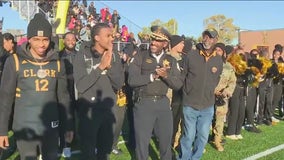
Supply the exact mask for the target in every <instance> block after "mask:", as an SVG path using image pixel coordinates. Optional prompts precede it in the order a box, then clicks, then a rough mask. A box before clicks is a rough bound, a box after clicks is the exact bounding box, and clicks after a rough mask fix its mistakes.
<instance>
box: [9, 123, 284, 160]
mask: <svg viewBox="0 0 284 160" xmlns="http://www.w3.org/2000/svg"><path fill="white" fill-rule="evenodd" d="M259 128H260V129H261V130H262V132H261V133H259V134H256V133H250V132H247V131H246V130H242V135H243V137H244V139H242V140H237V141H234V140H229V139H226V144H225V151H224V152H218V151H216V150H215V148H214V147H213V145H212V143H211V142H209V143H208V144H207V145H206V152H205V153H204V155H203V157H202V160H242V159H245V158H247V157H250V156H252V155H254V154H257V153H259V152H263V151H265V150H267V149H270V148H272V147H275V146H278V145H281V144H284V135H283V134H284V132H283V131H284V121H281V122H279V123H278V124H277V125H274V126H265V125H261V126H259ZM126 137H127V135H126ZM120 140H121V141H123V140H124V139H123V137H120ZM125 140H126V141H127V139H125ZM126 143H127V142H126ZM126 143H121V144H119V148H121V149H122V151H123V153H122V154H121V155H118V156H116V155H111V160H133V159H134V158H131V155H132V156H134V151H133V150H132V151H129V150H128V149H127V147H126ZM149 150H150V152H149V153H150V155H149V156H150V157H149V159H150V160H158V159H159V154H158V152H157V147H156V145H155V143H153V141H152V142H151V145H150V147H149ZM17 158H18V154H17V153H14V155H13V156H11V157H10V158H9V160H15V159H17ZM79 159H80V154H75V155H72V158H71V160H79ZM283 159H284V152H283V150H280V151H277V152H274V153H272V154H270V155H267V156H265V157H262V158H260V160H283ZM61 160H64V158H61Z"/></svg>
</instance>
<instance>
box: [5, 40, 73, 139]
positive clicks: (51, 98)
mask: <svg viewBox="0 0 284 160" xmlns="http://www.w3.org/2000/svg"><path fill="white" fill-rule="evenodd" d="M16 57H17V58H16ZM58 59H59V58H58V53H57V52H55V51H54V50H53V49H51V48H49V49H48V50H47V56H46V58H44V59H41V60H36V59H35V58H34V57H33V56H32V55H31V53H30V46H29V44H28V43H24V44H22V45H21V47H20V48H19V49H18V50H17V53H16V54H15V55H13V56H9V57H8V58H7V61H6V63H5V66H4V70H3V75H2V80H3V81H2V82H3V83H2V84H1V86H0V99H1V102H0V121H1V123H0V135H2V136H3V135H7V132H8V120H9V115H10V113H11V110H12V106H13V102H15V104H14V120H13V130H14V132H15V135H17V134H18V133H21V132H23V131H24V133H29V134H27V135H24V136H28V137H29V138H34V137H37V136H42V135H43V134H44V133H46V132H47V131H50V130H54V131H55V129H56V130H57V127H58V126H59V123H61V125H62V127H63V128H64V129H65V130H72V129H73V115H72V112H71V110H70V108H71V106H70V105H71V101H70V96H69V93H68V90H67V81H66V75H65V68H64V64H63V63H61V62H60V61H59V60H58ZM40 69H43V70H44V71H45V73H46V74H45V77H40V76H38V74H37V72H38V70H40ZM59 119H61V121H60V122H59Z"/></svg>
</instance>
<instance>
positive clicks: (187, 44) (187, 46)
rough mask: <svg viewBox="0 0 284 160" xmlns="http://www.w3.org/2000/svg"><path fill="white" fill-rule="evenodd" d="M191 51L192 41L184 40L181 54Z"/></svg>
mask: <svg viewBox="0 0 284 160" xmlns="http://www.w3.org/2000/svg"><path fill="white" fill-rule="evenodd" d="M191 49H192V40H191V39H186V40H184V47H183V50H182V52H183V53H184V54H187V53H188V52H189V51H190V50H191Z"/></svg>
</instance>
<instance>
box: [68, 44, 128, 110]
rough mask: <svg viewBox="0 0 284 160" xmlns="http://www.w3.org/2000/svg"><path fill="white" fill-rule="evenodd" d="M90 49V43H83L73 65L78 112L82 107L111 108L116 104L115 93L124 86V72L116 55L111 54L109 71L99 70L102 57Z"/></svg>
mask: <svg viewBox="0 0 284 160" xmlns="http://www.w3.org/2000/svg"><path fill="white" fill-rule="evenodd" d="M91 47H92V44H91V42H85V43H83V44H82V45H81V47H80V50H79V52H78V53H77V54H76V56H75V59H74V63H73V67H74V74H73V75H74V80H75V85H76V89H77V90H78V101H77V105H78V109H79V111H82V108H83V107H87V108H96V109H102V110H104V109H110V108H112V107H113V106H114V105H115V104H116V100H117V99H116V92H117V91H118V90H119V89H121V88H122V86H123V84H124V70H123V67H122V63H121V59H120V58H119V57H118V55H117V54H113V58H112V63H111V68H110V69H108V70H101V69H100V68H99V67H98V66H99V63H100V61H101V58H102V56H101V55H100V54H99V53H98V52H97V51H92V50H91Z"/></svg>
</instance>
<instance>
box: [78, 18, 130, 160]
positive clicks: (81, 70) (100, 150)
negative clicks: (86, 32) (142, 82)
mask: <svg viewBox="0 0 284 160" xmlns="http://www.w3.org/2000/svg"><path fill="white" fill-rule="evenodd" d="M91 37H92V40H91V41H90V42H85V43H83V44H82V45H81V48H80V50H79V53H78V54H76V56H75V60H74V63H73V67H74V74H73V75H74V80H75V85H76V88H77V90H78V100H77V106H78V115H79V135H80V140H81V151H82V159H84V160H93V159H94V158H95V156H96V158H97V159H98V160H106V159H109V154H110V153H111V151H112V144H113V124H114V123H115V121H116V120H115V116H114V112H113V109H114V107H116V106H115V105H116V103H117V98H116V97H117V95H116V93H117V91H118V90H119V89H121V88H122V86H123V83H124V71H123V67H122V63H121V61H120V58H119V55H118V54H113V52H112V51H113V44H112V42H113V37H112V29H111V28H110V27H109V26H108V25H107V24H104V23H98V24H96V25H95V26H94V27H93V28H92V29H91ZM95 148H96V149H97V155H95V150H94V149H95Z"/></svg>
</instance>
